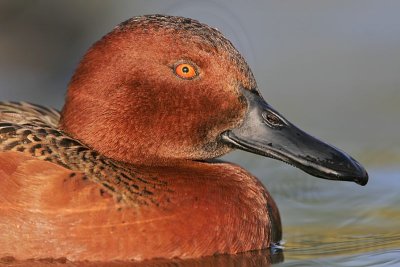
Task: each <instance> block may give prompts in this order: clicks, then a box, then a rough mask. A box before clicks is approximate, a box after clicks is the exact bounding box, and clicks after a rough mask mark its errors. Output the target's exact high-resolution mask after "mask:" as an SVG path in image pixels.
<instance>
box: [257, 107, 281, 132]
mask: <svg viewBox="0 0 400 267" xmlns="http://www.w3.org/2000/svg"><path fill="white" fill-rule="evenodd" d="M261 116H262V117H263V119H264V122H265V123H266V124H268V125H269V126H271V127H279V128H280V127H284V126H286V123H285V122H284V121H283V120H282V119H281V118H279V117H278V116H277V115H276V114H274V113H273V112H271V111H270V110H264V111H263V112H262V113H261Z"/></svg>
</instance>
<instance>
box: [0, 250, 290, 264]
mask: <svg viewBox="0 0 400 267" xmlns="http://www.w3.org/2000/svg"><path fill="white" fill-rule="evenodd" d="M282 261H283V253H282V251H281V250H276V251H274V252H271V251H270V250H263V251H251V252H246V253H240V254H237V255H216V256H210V257H204V258H201V259H189V260H179V259H174V260H161V259H160V260H152V261H144V262H140V263H138V262H122V261H114V262H68V261H66V260H65V259H57V260H53V259H44V260H40V261H15V260H14V259H13V258H3V259H0V265H1V264H2V263H3V264H7V266H32V267H36V266H59V265H62V266H70V267H72V266H82V267H95V266H96V267H106V266H107V267H122V266H130V267H268V266H271V264H274V263H279V262H282Z"/></svg>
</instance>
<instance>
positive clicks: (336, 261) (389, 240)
mask: <svg viewBox="0 0 400 267" xmlns="http://www.w3.org/2000/svg"><path fill="white" fill-rule="evenodd" d="M369 171H370V182H369V183H368V185H367V186H366V187H359V186H356V185H355V184H354V185H353V184H349V183H338V182H330V181H319V180H316V181H311V179H312V178H305V181H303V182H304V183H303V184H300V185H301V187H300V188H299V187H298V186H297V185H296V183H294V182H293V180H294V178H286V179H287V180H286V181H285V182H284V183H282V184H281V185H279V184H275V183H274V184H273V185H274V186H275V188H273V191H274V192H273V194H274V196H275V198H276V200H277V201H278V205H279V207H280V211H281V215H282V218H283V224H284V239H285V240H286V244H285V249H284V256H285V261H284V263H282V264H279V265H278V266H400V229H399V226H400V206H399V205H398V204H399V203H400V194H399V193H398V191H399V189H400V179H399V178H400V169H398V168H394V167H393V168H374V169H370V170H369ZM299 178H300V177H299ZM302 179H304V178H302ZM271 191H272V190H271ZM292 192H296V193H294V194H293V193H292Z"/></svg>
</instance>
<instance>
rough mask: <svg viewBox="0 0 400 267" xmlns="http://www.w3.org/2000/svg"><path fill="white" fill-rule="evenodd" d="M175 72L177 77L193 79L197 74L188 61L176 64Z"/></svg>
mask: <svg viewBox="0 0 400 267" xmlns="http://www.w3.org/2000/svg"><path fill="white" fill-rule="evenodd" d="M175 73H176V75H178V76H179V77H181V78H183V79H188V80H189V79H193V78H194V77H196V76H197V72H196V69H195V68H194V67H193V66H192V65H190V64H188V63H181V64H179V65H178V66H176V67H175Z"/></svg>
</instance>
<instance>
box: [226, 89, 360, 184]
mask: <svg viewBox="0 0 400 267" xmlns="http://www.w3.org/2000/svg"><path fill="white" fill-rule="evenodd" d="M241 90H242V92H243V95H244V96H245V97H246V99H247V102H248V110H247V114H246V117H245V119H244V121H243V123H242V125H241V126H240V127H238V128H236V129H231V130H229V131H226V132H224V133H222V140H223V141H225V142H226V143H229V144H230V145H231V146H233V147H235V148H239V149H242V150H245V151H248V152H252V153H256V154H260V155H263V156H266V157H271V158H275V159H278V160H281V161H284V162H286V163H289V164H291V165H293V166H295V167H298V168H300V169H302V170H303V171H305V172H307V173H309V174H311V175H313V176H316V177H320V178H324V179H329V180H340V181H354V182H356V183H358V184H360V185H366V184H367V182H368V174H367V172H366V170H365V169H364V168H363V167H362V166H361V165H360V164H359V163H358V162H357V161H356V160H354V159H353V158H351V157H350V156H349V155H347V154H346V153H344V152H343V151H341V150H339V149H337V148H335V147H333V146H331V145H329V144H326V143H324V142H322V141H320V140H318V139H316V138H315V137H312V136H311V135H309V134H307V133H305V132H303V131H302V130H300V129H299V128H297V127H296V126H294V125H293V124H291V123H290V122H289V121H287V120H286V119H285V118H284V117H283V116H282V115H280V114H279V113H278V112H277V111H275V110H274V109H273V108H272V107H271V106H270V105H268V104H267V103H266V102H265V101H264V99H262V97H261V96H260V95H259V94H258V93H257V92H256V91H249V90H245V89H241Z"/></svg>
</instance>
